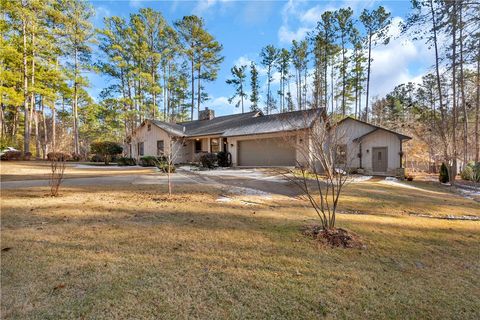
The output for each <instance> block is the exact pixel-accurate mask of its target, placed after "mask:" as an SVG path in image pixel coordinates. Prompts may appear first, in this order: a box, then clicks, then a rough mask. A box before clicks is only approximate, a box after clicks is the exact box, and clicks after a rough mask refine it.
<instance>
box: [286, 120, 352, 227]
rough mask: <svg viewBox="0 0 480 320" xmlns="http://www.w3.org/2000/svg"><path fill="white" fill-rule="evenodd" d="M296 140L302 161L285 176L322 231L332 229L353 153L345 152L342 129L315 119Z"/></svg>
mask: <svg viewBox="0 0 480 320" xmlns="http://www.w3.org/2000/svg"><path fill="white" fill-rule="evenodd" d="M300 137H301V138H300V139H299V141H297V142H296V149H297V152H298V153H299V154H300V155H301V156H302V158H303V161H301V162H298V168H299V169H297V170H294V171H292V172H290V174H289V177H290V179H291V180H292V181H293V182H294V183H295V184H296V185H297V186H298V187H299V188H300V190H301V191H302V193H303V194H304V195H305V196H306V197H307V199H308V200H309V202H310V205H311V206H312V208H313V209H314V210H315V212H316V213H317V215H318V217H319V219H320V222H321V228H322V230H324V231H329V230H333V229H335V222H336V213H337V208H338V204H339V201H340V195H341V194H342V191H343V188H344V186H345V185H346V184H347V183H348V181H349V180H350V175H349V170H350V169H351V168H350V166H349V164H351V161H352V157H351V155H349V153H353V152H352V151H353V150H350V152H349V150H347V140H346V134H345V131H344V129H342V128H341V127H340V126H337V125H333V124H332V123H329V122H328V121H325V120H320V119H319V120H317V122H316V123H314V124H313V125H312V126H311V128H310V129H308V130H306V131H304V133H303V135H302V134H300ZM349 156H350V158H349ZM298 170H299V171H300V172H298Z"/></svg>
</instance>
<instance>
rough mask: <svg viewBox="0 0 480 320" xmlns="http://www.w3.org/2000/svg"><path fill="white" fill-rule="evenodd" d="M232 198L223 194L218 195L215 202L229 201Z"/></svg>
mask: <svg viewBox="0 0 480 320" xmlns="http://www.w3.org/2000/svg"><path fill="white" fill-rule="evenodd" d="M232 200H233V199H232V198H229V197H225V196H220V197H218V198H217V200H215V201H217V202H231V201H232Z"/></svg>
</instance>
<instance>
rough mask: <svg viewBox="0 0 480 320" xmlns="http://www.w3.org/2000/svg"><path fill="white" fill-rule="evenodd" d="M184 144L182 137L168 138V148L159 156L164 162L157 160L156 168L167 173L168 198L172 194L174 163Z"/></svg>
mask: <svg viewBox="0 0 480 320" xmlns="http://www.w3.org/2000/svg"><path fill="white" fill-rule="evenodd" d="M184 143H185V139H183V138H182V137H170V138H169V145H168V147H167V148H165V149H164V151H163V152H162V154H161V156H163V158H164V161H158V160H157V167H158V168H159V169H161V170H163V171H165V172H166V173H167V180H168V195H169V196H171V195H172V193H173V184H172V173H173V172H175V162H176V160H177V158H178V156H179V154H180V152H182V149H183V144H184Z"/></svg>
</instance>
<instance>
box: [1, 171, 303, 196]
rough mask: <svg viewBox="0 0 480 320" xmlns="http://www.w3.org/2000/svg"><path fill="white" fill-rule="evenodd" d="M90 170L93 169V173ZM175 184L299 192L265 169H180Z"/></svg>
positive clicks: (83, 182)
mask: <svg viewBox="0 0 480 320" xmlns="http://www.w3.org/2000/svg"><path fill="white" fill-rule="evenodd" d="M92 171H93V170H92ZM171 178H172V181H173V183H174V184H201V185H204V184H209V185H214V186H218V187H220V188H222V189H226V191H228V188H229V187H234V188H235V187H237V188H246V189H251V190H258V191H260V192H263V193H270V194H279V195H284V196H295V195H297V194H298V190H297V188H296V187H295V185H294V184H293V183H292V182H289V181H287V180H286V179H285V178H284V177H283V176H281V174H280V173H279V172H273V171H266V170H264V169H224V170H222V169H218V170H206V171H191V170H188V168H187V169H185V168H183V169H182V168H180V169H179V170H178V171H177V173H175V174H172V176H171ZM167 182H168V178H167V176H166V175H165V174H161V173H149V174H128V175H115V176H101V177H88V178H78V177H76V178H68V179H64V181H63V186H66V187H72V186H88V185H95V186H99V185H104V186H109V185H126V184H132V185H149V184H150V185H158V184H160V185H161V184H167ZM48 184H49V181H48V180H45V179H42V180H23V181H5V182H2V183H1V189H21V188H29V187H45V186H48Z"/></svg>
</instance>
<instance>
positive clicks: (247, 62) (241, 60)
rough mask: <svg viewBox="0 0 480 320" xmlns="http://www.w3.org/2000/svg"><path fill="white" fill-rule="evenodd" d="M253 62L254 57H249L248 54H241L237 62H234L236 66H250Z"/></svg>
mask: <svg viewBox="0 0 480 320" xmlns="http://www.w3.org/2000/svg"><path fill="white" fill-rule="evenodd" d="M251 62H252V59H250V58H248V57H247V56H241V57H239V58H238V59H237V60H235V62H234V63H233V64H234V65H236V66H243V65H246V66H250V63H251Z"/></svg>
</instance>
